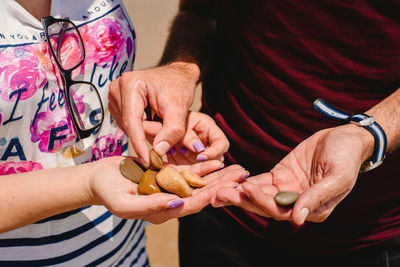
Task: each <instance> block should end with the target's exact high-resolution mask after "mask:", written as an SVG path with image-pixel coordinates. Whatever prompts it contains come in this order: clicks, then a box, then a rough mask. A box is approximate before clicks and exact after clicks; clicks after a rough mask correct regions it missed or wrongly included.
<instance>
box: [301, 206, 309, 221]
mask: <svg viewBox="0 0 400 267" xmlns="http://www.w3.org/2000/svg"><path fill="white" fill-rule="evenodd" d="M309 212H310V211H309V210H308V209H307V208H302V209H301V210H300V216H301V217H300V219H301V224H303V223H304V222H305V220H306V218H307V216H308V213H309Z"/></svg>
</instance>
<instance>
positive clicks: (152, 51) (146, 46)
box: [123, 0, 199, 267]
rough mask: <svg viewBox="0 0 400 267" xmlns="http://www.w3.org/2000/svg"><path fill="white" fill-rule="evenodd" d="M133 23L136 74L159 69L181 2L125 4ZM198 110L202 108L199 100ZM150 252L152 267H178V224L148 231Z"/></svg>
mask: <svg viewBox="0 0 400 267" xmlns="http://www.w3.org/2000/svg"><path fill="white" fill-rule="evenodd" d="M123 2H124V3H125V6H126V7H127V9H128V12H129V15H130V17H131V19H132V21H133V24H134V27H135V32H136V37H137V50H136V59H135V64H134V69H135V70H140V69H144V68H148V67H151V66H155V65H156V64H157V62H158V60H159V58H160V56H161V54H162V51H163V47H164V44H165V41H166V39H167V35H168V29H169V26H170V24H171V22H172V19H173V17H174V15H175V14H176V12H177V9H178V3H179V1H178V0H123ZM196 99H197V101H195V103H194V108H195V109H196V105H197V106H198V105H199V100H198V99H199V96H198V97H196ZM146 235H147V250H148V254H149V260H150V264H151V266H152V267H177V266H179V261H178V241H177V239H178V221H177V220H176V219H172V220H169V221H167V222H165V223H163V224H160V225H150V226H147V228H146Z"/></svg>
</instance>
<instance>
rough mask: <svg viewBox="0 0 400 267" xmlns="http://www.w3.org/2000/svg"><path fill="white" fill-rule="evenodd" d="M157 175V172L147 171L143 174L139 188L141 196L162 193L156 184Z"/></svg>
mask: <svg viewBox="0 0 400 267" xmlns="http://www.w3.org/2000/svg"><path fill="white" fill-rule="evenodd" d="M156 175H157V172H156V171H153V170H147V171H145V172H144V173H143V176H142V179H141V180H140V182H139V186H138V192H139V193H140V194H144V195H151V194H154V193H160V192H161V190H160V188H159V187H158V185H157V182H156Z"/></svg>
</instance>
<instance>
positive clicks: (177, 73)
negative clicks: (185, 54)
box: [109, 62, 200, 166]
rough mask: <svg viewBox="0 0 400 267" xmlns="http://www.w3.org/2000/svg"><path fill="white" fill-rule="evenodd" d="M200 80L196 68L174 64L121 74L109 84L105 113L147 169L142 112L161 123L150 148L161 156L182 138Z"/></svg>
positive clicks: (147, 158) (198, 71) (181, 63)
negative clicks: (150, 112)
mask: <svg viewBox="0 0 400 267" xmlns="http://www.w3.org/2000/svg"><path fill="white" fill-rule="evenodd" d="M199 76H200V70H199V68H198V67H197V65H195V64H192V63H183V62H175V63H171V64H169V65H165V66H162V67H158V68H154V69H151V70H143V71H132V72H128V73H125V74H123V75H122V76H121V77H120V78H118V79H116V80H114V81H113V82H111V84H110V93H109V110H110V112H111V114H112V116H113V117H114V119H115V120H116V122H117V124H118V126H119V127H121V128H122V129H123V130H124V132H125V133H126V134H127V135H128V137H129V139H130V141H131V143H132V146H133V148H134V150H135V152H136V153H137V154H138V156H139V157H140V158H142V159H143V160H144V162H145V164H146V166H148V164H149V148H148V145H147V143H146V138H145V133H144V129H143V122H144V121H145V120H146V113H145V109H146V107H147V106H148V105H150V107H151V110H152V111H153V112H155V113H156V114H157V116H158V117H160V118H161V119H162V128H161V130H160V131H159V133H158V134H157V135H156V136H155V138H154V142H153V147H154V150H155V151H156V152H157V153H158V154H159V155H164V154H165V153H166V152H167V151H168V150H169V149H170V148H171V147H172V146H173V145H174V144H175V143H177V142H178V141H179V140H180V139H181V138H182V137H183V136H184V134H185V130H186V128H185V127H186V117H187V113H188V111H189V108H190V106H191V104H192V103H193V98H194V93H195V87H196V83H197V80H198V79H199Z"/></svg>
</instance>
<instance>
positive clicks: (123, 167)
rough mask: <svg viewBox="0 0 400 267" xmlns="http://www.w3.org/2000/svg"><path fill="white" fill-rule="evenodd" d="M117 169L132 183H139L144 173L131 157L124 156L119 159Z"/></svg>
mask: <svg viewBox="0 0 400 267" xmlns="http://www.w3.org/2000/svg"><path fill="white" fill-rule="evenodd" d="M119 170H120V172H121V174H122V175H123V176H124V177H125V178H127V179H129V180H131V181H132V182H134V183H139V182H140V180H141V179H142V176H143V173H144V171H143V170H142V168H141V167H140V166H139V165H138V164H136V162H135V161H134V160H133V159H131V158H124V159H123V160H121V162H120V163H119Z"/></svg>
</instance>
